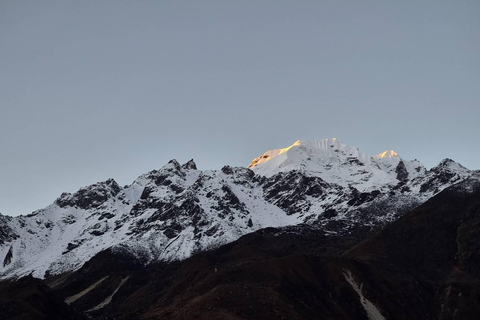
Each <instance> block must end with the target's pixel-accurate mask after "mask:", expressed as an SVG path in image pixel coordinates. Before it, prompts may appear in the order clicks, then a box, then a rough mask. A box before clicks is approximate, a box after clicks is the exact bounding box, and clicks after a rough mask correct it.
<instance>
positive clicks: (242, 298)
mask: <svg viewBox="0 0 480 320" xmlns="http://www.w3.org/2000/svg"><path fill="white" fill-rule="evenodd" d="M329 223H330V224H332V225H333V224H342V223H344V225H342V226H337V227H338V230H339V232H338V233H332V232H328V230H332V229H331V228H332V227H331V226H329V225H327V224H326V225H322V226H315V227H313V226H311V225H308V224H299V225H296V226H289V227H282V228H265V229H262V230H258V231H256V232H253V233H249V234H247V235H245V236H243V237H241V238H240V239H238V240H237V241H234V242H231V243H229V244H227V245H224V246H222V247H220V248H218V249H216V250H212V251H207V252H202V253H200V254H197V255H195V256H193V257H190V258H188V259H185V260H182V261H173V262H170V263H165V262H157V263H153V264H151V265H149V266H146V267H143V266H142V265H141V264H138V263H135V262H136V260H135V259H132V258H131V255H130V253H129V252H128V251H124V250H120V249H117V250H107V251H103V252H101V253H99V254H97V255H96V256H95V257H94V258H93V259H91V260H90V261H88V262H87V263H85V265H84V266H83V267H82V268H81V269H80V270H78V271H76V272H74V273H69V274H66V275H62V276H60V277H54V278H51V279H47V280H46V283H47V284H48V285H49V286H51V287H52V289H53V291H54V292H55V293H56V295H57V296H60V297H63V299H69V298H71V297H78V296H79V293H82V292H85V289H86V288H91V287H92V284H97V283H98V285H97V286H96V287H95V288H93V289H92V290H90V291H88V292H87V293H86V294H84V295H83V296H82V297H80V298H78V299H76V300H75V301H73V302H72V304H71V306H73V307H74V309H75V310H82V311H84V312H85V313H86V314H87V315H88V316H89V317H90V318H92V319H106V318H107V319H108V318H110V319H163V318H166V319H217V318H221V319H282V318H283V319H351V320H354V319H355V320H358V319H361V320H369V319H378V320H381V319H398V320H400V319H402V320H407V319H408V320H411V319H419V320H420V319H421V320H425V319H428V320H430V319H431V320H434V319H435V320H436V319H467V320H474V319H478V313H479V312H480V295H479V293H480V271H479V270H480V243H479V242H478V236H479V232H480V230H479V228H478V226H479V224H480V173H476V174H474V175H472V176H471V177H470V178H467V179H466V180H464V181H462V182H460V183H458V184H456V185H453V186H451V187H449V188H447V189H446V190H444V191H442V192H440V193H439V194H437V195H435V196H434V197H432V198H430V199H429V200H428V201H426V202H425V203H424V204H422V205H420V206H418V207H417V208H415V209H414V210H412V211H410V212H408V213H406V214H405V215H403V216H402V217H401V218H399V219H397V220H396V221H394V222H392V223H390V224H388V225H387V226H385V227H384V228H383V229H382V230H380V231H379V232H375V233H371V232H370V233H369V230H370V229H369V228H368V226H365V225H363V224H359V225H357V226H356V227H354V228H349V227H350V225H349V224H347V223H346V220H337V221H336V220H330V221H329ZM99 281H100V283H99ZM112 294H113V299H110V300H108V301H109V303H108V304H105V303H104V302H105V300H106V298H108V297H111V296H112Z"/></svg>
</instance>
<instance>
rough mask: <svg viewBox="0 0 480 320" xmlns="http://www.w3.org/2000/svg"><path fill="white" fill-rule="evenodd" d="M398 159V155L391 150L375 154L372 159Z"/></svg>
mask: <svg viewBox="0 0 480 320" xmlns="http://www.w3.org/2000/svg"><path fill="white" fill-rule="evenodd" d="M394 157H398V153H396V152H395V151H393V150H386V151H384V152H382V153H379V154H377V155H376V156H375V157H374V158H375V159H384V158H394Z"/></svg>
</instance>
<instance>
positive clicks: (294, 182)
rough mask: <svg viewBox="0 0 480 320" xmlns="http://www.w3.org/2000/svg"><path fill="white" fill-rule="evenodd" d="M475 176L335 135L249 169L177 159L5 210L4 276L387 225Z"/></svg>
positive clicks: (277, 153)
mask: <svg viewBox="0 0 480 320" xmlns="http://www.w3.org/2000/svg"><path fill="white" fill-rule="evenodd" d="M471 174H472V172H471V171H469V170H468V169H466V168H464V167H463V166H461V165H460V164H458V163H455V162H454V161H453V160H450V159H445V160H443V161H442V162H441V163H440V164H439V165H438V166H436V167H434V168H432V169H431V170H426V169H425V167H424V166H423V165H422V164H421V163H420V162H418V161H417V160H413V161H407V160H403V159H402V158H400V157H399V156H398V154H397V153H396V152H394V151H392V150H390V151H385V152H383V153H381V154H379V155H376V156H369V155H367V154H365V153H363V152H361V151H359V150H358V149H357V148H355V147H351V146H348V145H345V144H343V143H341V142H340V141H338V139H335V138H334V139H325V140H313V141H297V142H295V143H294V144H293V145H292V146H290V147H288V148H284V149H276V150H271V151H267V152H266V153H264V154H263V155H261V156H259V157H258V158H256V159H254V160H253V161H252V163H251V164H250V165H249V166H248V168H242V167H230V166H225V167H223V168H222V169H220V170H206V171H201V170H198V169H197V167H196V165H195V163H194V162H193V160H191V161H189V162H187V163H185V164H183V165H180V164H179V163H178V162H177V161H175V160H171V161H170V162H169V163H168V164H166V165H165V166H164V167H162V168H161V169H159V170H153V171H151V172H149V173H146V174H144V175H142V176H140V177H138V178H137V179H136V180H135V181H134V182H133V183H132V184H131V185H129V186H125V187H123V188H122V187H120V186H119V185H118V184H117V183H116V182H115V181H114V180H113V179H109V180H107V181H104V182H99V183H96V184H94V185H91V186H88V187H85V188H81V189H80V190H79V191H77V192H76V193H74V194H69V193H64V194H62V195H61V196H60V197H59V198H58V199H57V200H55V202H54V203H53V204H51V205H50V206H48V207H46V208H44V209H41V210H37V211H35V212H34V213H32V214H30V215H28V216H19V217H9V216H3V215H0V277H1V278H9V277H17V276H22V275H26V274H30V273H33V275H34V276H36V277H40V278H42V277H48V276H51V275H55V274H59V273H62V272H65V271H71V270H76V269H78V268H80V267H81V266H82V264H83V263H84V262H85V261H87V260H89V259H90V258H91V257H93V256H94V255H95V254H97V253H98V252H100V251H102V250H104V249H107V248H111V247H112V248H114V250H122V251H124V252H128V253H129V254H131V255H132V257H133V258H136V259H139V260H140V261H141V262H143V263H149V262H153V261H158V260H167V261H168V260H176V259H184V258H187V257H189V256H191V255H192V254H194V253H195V252H199V251H203V250H208V249H210V248H214V247H217V246H219V245H221V244H224V243H227V242H231V241H234V240H236V239H238V238H239V237H240V236H242V235H244V234H247V233H250V232H253V231H255V230H258V229H261V228H265V227H282V226H288V225H297V224H309V225H311V226H314V227H317V228H318V230H320V231H319V232H330V233H332V232H333V233H338V232H344V231H348V230H350V229H351V228H354V227H355V226H356V225H358V224H362V225H371V226H375V225H379V224H380V225H381V224H385V223H386V222H389V221H391V220H394V219H395V218H396V217H397V216H398V215H400V214H401V213H402V212H403V211H404V210H406V209H409V208H411V207H413V206H416V205H418V204H419V203H421V202H423V201H425V200H426V199H428V198H430V197H431V196H433V195H434V194H436V193H438V192H440V191H441V190H443V189H444V188H446V187H448V186H450V185H452V184H455V183H457V182H460V181H463V180H464V179H466V178H467V177H469V176H470V175H471ZM2 259H3V260H2Z"/></svg>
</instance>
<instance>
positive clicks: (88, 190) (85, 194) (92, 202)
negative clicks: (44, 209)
mask: <svg viewBox="0 0 480 320" xmlns="http://www.w3.org/2000/svg"><path fill="white" fill-rule="evenodd" d="M120 190H121V187H120V186H119V185H118V183H117V182H116V181H115V180H113V179H108V180H106V181H102V182H97V183H95V184H92V185H90V186H88V187H83V188H80V189H79V190H78V191H77V192H75V193H74V194H71V193H66V192H64V193H62V195H61V196H60V197H59V198H58V199H57V200H56V201H55V203H56V204H57V205H58V206H59V207H61V208H64V207H78V208H81V209H91V208H97V207H99V206H101V205H102V204H103V203H104V202H106V201H107V200H108V199H110V198H113V197H115V196H116V195H117V194H118V193H119V192H120Z"/></svg>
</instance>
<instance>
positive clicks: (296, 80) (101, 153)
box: [0, 0, 480, 215]
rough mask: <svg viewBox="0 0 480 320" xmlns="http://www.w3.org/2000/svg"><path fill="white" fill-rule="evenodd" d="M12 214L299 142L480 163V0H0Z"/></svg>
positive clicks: (0, 198) (5, 164) (3, 161)
mask: <svg viewBox="0 0 480 320" xmlns="http://www.w3.org/2000/svg"><path fill="white" fill-rule="evenodd" d="M0 110H1V116H0V150H1V151H0V152H1V154H0V155H1V158H0V212H1V213H3V214H9V215H17V214H28V213H30V212H32V211H33V210H35V209H38V208H43V207H45V206H47V205H48V204H50V203H52V202H53V201H54V200H55V198H57V197H58V196H59V195H60V193H61V192H63V191H66V192H74V191H76V190H77V189H78V188H80V187H82V186H85V185H89V184H92V183H95V182H97V181H101V180H105V179H107V178H110V177H112V178H114V179H116V180H117V181H118V182H119V183H120V184H122V185H123V184H130V183H131V182H132V181H133V180H134V179H135V178H136V177H137V176H138V175H140V174H142V173H145V172H147V171H149V170H152V169H156V168H160V167H162V166H163V165H164V164H165V163H166V162H167V161H168V160H170V159H172V158H176V159H177V160H179V161H180V162H185V161H188V160H189V159H190V158H194V159H195V161H196V162H197V165H198V167H199V169H218V168H221V167H222V166H223V165H225V164H230V165H236V166H245V165H248V164H249V163H250V161H251V160H252V159H253V158H255V157H257V156H258V155H260V154H262V153H263V152H264V151H266V150H268V149H274V148H281V147H287V146H289V145H291V144H292V143H293V142H295V141H296V140H298V139H307V140H308V139H322V138H331V137H337V138H338V139H340V141H342V142H344V143H346V144H349V145H353V146H356V147H358V148H359V149H360V150H362V151H365V152H367V153H370V154H377V153H380V152H382V151H384V150H386V149H394V150H395V151H397V152H398V153H399V155H400V156H402V157H403V158H405V159H414V158H417V159H419V160H420V161H422V162H423V163H424V164H425V165H426V166H427V167H429V168H430V167H432V166H434V165H436V164H438V162H440V160H442V159H443V158H446V157H450V158H452V159H454V160H456V161H458V162H460V163H462V164H463V165H465V166H467V167H468V168H470V169H480V142H479V137H480V1H478V0H471V1H468V0H459V1H438V0H432V1H422V0H420V1H419V0H415V1H384V0H381V1H380V0H379V1H358V0H352V1H337V0H335V1H333V0H332V1H320V0H318V1H309V0H304V1H293V0H292V1H278V0H276V1H224V0H221V1H220V0H218V1H66V0H62V1H13V0H12V1H0Z"/></svg>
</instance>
